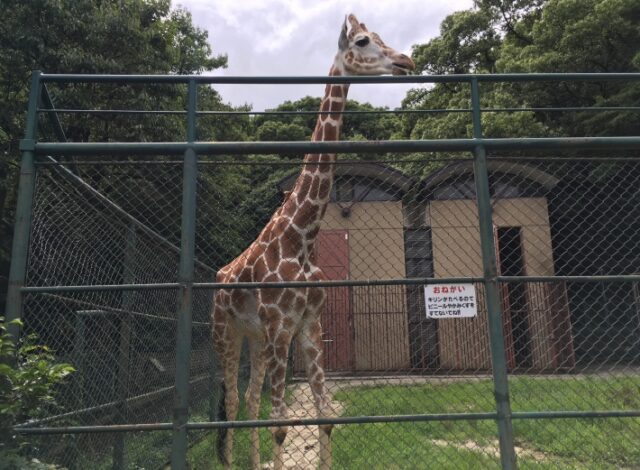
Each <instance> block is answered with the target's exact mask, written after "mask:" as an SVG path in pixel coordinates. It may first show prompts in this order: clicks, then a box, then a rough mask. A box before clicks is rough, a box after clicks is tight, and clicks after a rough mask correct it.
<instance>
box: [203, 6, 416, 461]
mask: <svg viewBox="0 0 640 470" xmlns="http://www.w3.org/2000/svg"><path fill="white" fill-rule="evenodd" d="M414 68H415V65H414V63H413V61H412V60H411V59H410V58H409V57H407V56H406V55H404V54H400V53H399V52H397V51H395V50H394V49H392V48H390V47H388V46H387V45H386V44H385V43H384V42H383V41H382V39H381V38H380V36H378V35H377V34H376V33H374V32H369V30H368V29H367V28H366V26H365V25H364V24H362V23H360V22H358V20H357V18H356V17H355V16H354V15H353V14H351V15H348V16H347V17H346V18H345V21H344V24H343V25H342V28H341V31H340V38H339V41H338V52H337V54H336V56H335V60H334V62H333V65H332V67H331V69H330V75H331V76H345V75H383V74H393V75H406V74H407V73H408V72H409V71H410V70H413V69H414ZM348 89H349V85H348V84H328V85H327V86H326V88H325V94H324V98H323V99H322V102H321V106H320V111H322V112H321V113H320V114H319V116H318V120H317V124H316V127H315V129H314V132H313V135H312V138H311V140H312V141H335V140H338V139H339V133H340V129H341V126H342V114H341V112H342V111H343V110H344V108H345V105H346V100H347V91H348ZM335 160H336V155H335V154H327V153H325V154H308V155H306V156H305V157H304V160H303V167H302V170H301V172H300V175H299V176H298V178H297V179H296V181H295V183H294V186H293V189H292V190H291V191H290V192H287V193H286V194H285V197H284V200H283V202H282V204H281V205H280V207H278V209H277V210H276V211H275V212H274V214H273V215H272V217H271V219H270V220H269V222H268V223H267V224H266V226H265V227H264V228H263V230H262V231H261V233H260V234H259V235H258V238H257V239H256V240H255V241H254V242H253V243H252V244H251V245H250V246H249V247H248V248H247V249H246V250H245V251H244V252H243V253H242V254H240V255H239V256H238V257H237V258H236V259H234V260H233V261H232V262H231V263H229V264H228V265H226V266H224V267H223V268H221V269H220V270H219V271H218V273H217V276H216V281H217V282H219V283H228V284H232V283H235V282H278V281H311V282H313V281H322V280H325V279H326V278H325V276H324V275H323V273H322V271H321V270H320V268H319V267H318V266H316V260H315V243H316V238H317V235H318V231H319V230H320V223H321V221H322V218H323V216H324V213H325V210H326V208H327V204H328V203H329V196H330V193H331V187H332V184H333V178H334V166H335V165H334V162H335ZM324 301H325V292H324V289H322V288H317V287H304V288H264V289H220V290H218V291H217V292H216V294H215V297H214V308H213V314H212V317H213V318H212V320H213V326H212V330H213V331H212V335H213V343H214V347H215V349H216V352H217V355H218V358H219V361H220V364H221V367H222V369H223V379H222V381H223V384H222V389H223V394H224V398H222V399H221V412H222V413H221V418H222V419H228V420H234V419H235V418H236V415H237V412H238V403H239V396H238V382H237V376H238V367H239V359H240V349H241V344H242V340H243V338H244V337H245V336H246V337H247V338H248V343H249V356H250V362H251V373H250V379H249V385H248V387H247V391H246V394H245V400H246V406H247V415H248V419H250V420H253V419H256V418H257V416H258V409H259V407H260V395H261V391H262V384H263V380H264V377H265V373H268V375H269V379H270V385H271V405H272V411H271V418H273V419H285V418H286V417H287V407H286V405H285V403H284V393H285V373H286V365H287V359H288V355H289V348H290V345H291V342H292V340H293V338H294V337H295V338H296V339H297V341H298V347H299V348H300V351H301V352H302V355H303V358H304V362H305V368H306V372H307V377H308V381H309V385H310V388H311V392H312V394H313V399H314V403H315V408H316V412H317V416H318V417H330V416H331V410H330V406H329V400H328V398H327V393H326V389H325V385H324V371H323V368H322V365H321V355H322V340H321V336H322V328H321V325H320V313H321V311H322V308H323V306H324ZM287 430H288V429H287V427H286V426H277V427H274V428H272V429H271V432H272V435H273V445H274V468H275V469H280V468H283V461H282V454H283V443H284V440H285V437H286V435H287ZM331 430H332V426H331V425H323V426H319V428H318V432H319V444H320V446H319V447H320V468H330V467H331V440H330V435H331ZM250 439H251V455H250V458H251V466H252V468H259V466H260V456H259V436H258V430H257V429H255V428H254V429H252V430H251V435H250ZM232 448H233V430H232V429H231V428H229V429H227V430H223V429H221V430H220V432H219V433H218V455H219V457H220V459H221V460H222V462H223V464H224V466H225V468H230V467H231V465H232Z"/></svg>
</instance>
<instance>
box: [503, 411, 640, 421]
mask: <svg viewBox="0 0 640 470" xmlns="http://www.w3.org/2000/svg"><path fill="white" fill-rule="evenodd" d="M511 417H512V418H513V419H571V418H574V419H584V418H640V410H609V411H514V412H513V413H512V414H511Z"/></svg>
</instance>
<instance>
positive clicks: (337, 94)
mask: <svg viewBox="0 0 640 470" xmlns="http://www.w3.org/2000/svg"><path fill="white" fill-rule="evenodd" d="M343 96H344V95H343V94H342V87H341V86H333V87H331V97H332V98H342V97H343Z"/></svg>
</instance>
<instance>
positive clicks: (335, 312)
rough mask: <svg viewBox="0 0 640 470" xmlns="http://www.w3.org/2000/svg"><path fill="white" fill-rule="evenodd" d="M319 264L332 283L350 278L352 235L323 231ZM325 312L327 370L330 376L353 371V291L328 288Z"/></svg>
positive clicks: (335, 231) (325, 362)
mask: <svg viewBox="0 0 640 470" xmlns="http://www.w3.org/2000/svg"><path fill="white" fill-rule="evenodd" d="M316 250H317V251H316V262H317V264H318V266H319V267H320V268H321V269H322V271H323V272H324V274H325V276H326V277H327V278H328V279H329V280H331V281H337V280H343V279H348V278H349V234H348V232H347V231H346V230H321V231H320V233H319V234H318V241H317V244H316ZM326 292H327V301H326V303H325V307H324V310H323V312H322V331H323V335H322V340H323V343H324V367H325V369H326V370H327V371H329V372H335V371H349V370H353V319H352V317H351V305H350V295H349V294H350V287H330V288H327V290H326Z"/></svg>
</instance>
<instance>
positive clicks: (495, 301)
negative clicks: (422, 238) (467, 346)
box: [471, 78, 517, 470]
mask: <svg viewBox="0 0 640 470" xmlns="http://www.w3.org/2000/svg"><path fill="white" fill-rule="evenodd" d="M471 107H472V113H473V137H474V139H481V138H482V123H481V121H480V90H479V87H478V79H477V78H472V79H471ZM473 156H474V162H473V164H474V174H475V180H476V198H477V203H478V218H479V226H480V244H481V249H482V268H483V276H484V281H483V282H484V288H485V293H486V299H487V315H488V321H489V341H490V344H491V363H492V366H493V367H492V371H493V387H494V395H495V399H496V408H497V414H498V438H499V441H500V462H501V463H502V468H503V469H505V470H511V469H515V468H517V464H516V453H515V448H514V442H513V426H512V422H511V403H510V401H509V383H508V379H507V358H506V353H505V347H504V332H503V331H502V307H501V304H500V294H499V289H498V281H497V276H498V266H497V261H496V252H495V244H494V239H493V219H492V211H491V194H490V191H489V174H488V169H487V155H486V151H485V147H484V145H482V144H478V145H476V146H475V148H474V151H473Z"/></svg>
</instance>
